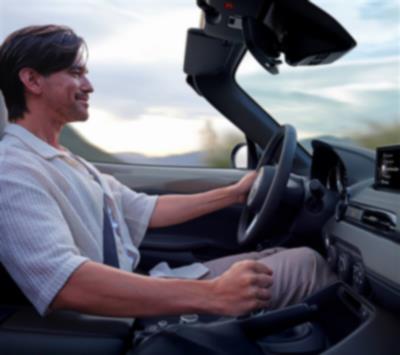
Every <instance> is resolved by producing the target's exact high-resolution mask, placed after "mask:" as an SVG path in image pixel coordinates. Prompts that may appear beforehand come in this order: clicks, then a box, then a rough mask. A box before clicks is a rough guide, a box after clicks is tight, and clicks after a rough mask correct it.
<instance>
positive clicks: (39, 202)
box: [0, 124, 157, 315]
mask: <svg viewBox="0 0 400 355" xmlns="http://www.w3.org/2000/svg"><path fill="white" fill-rule="evenodd" d="M93 175H94V176H95V178H94V177H93ZM96 180H97V181H96ZM100 185H101V186H100ZM104 197H105V198H104ZM105 199H106V200H107V204H108V207H109V208H110V209H111V211H112V214H113V219H114V222H115V225H116V226H117V228H116V229H115V230H116V231H117V232H118V233H117V235H116V236H115V241H116V248H117V254H118V259H119V264H120V268H121V269H124V270H128V271H132V270H133V269H134V268H135V267H136V266H137V264H138V262H139V251H138V249H137V248H138V246H139V244H140V243H141V241H142V239H143V237H144V235H145V232H146V230H147V227H148V224H149V221H150V217H151V215H152V213H153V210H154V207H155V204H156V200H157V196H148V195H146V194H143V193H136V192H134V191H132V190H130V189H129V188H127V187H126V186H124V185H122V184H121V183H119V182H118V181H117V180H116V179H114V178H113V177H112V176H109V175H105V174H101V173H100V172H99V171H98V170H97V169H96V168H95V167H94V166H93V165H91V164H90V163H88V162H86V161H84V160H83V159H82V158H76V157H74V156H73V155H72V154H71V153H68V152H67V151H65V152H64V151H61V150H58V149H55V148H54V147H52V146H50V145H49V144H47V143H46V142H45V141H43V140H41V139H39V138H38V137H36V136H35V135H33V134H32V133H30V132H29V131H28V130H26V129H24V128H23V127H22V126H20V125H17V124H8V125H7V126H6V128H5V130H4V136H3V139H2V141H1V142H0V262H1V263H3V265H4V266H5V268H6V269H7V271H8V272H9V273H10V275H11V276H12V277H13V279H14V280H15V282H16V283H17V284H18V286H19V287H20V289H21V290H22V291H23V293H24V294H25V295H26V297H27V298H28V299H29V300H30V301H31V302H32V304H33V305H34V306H35V307H36V309H37V310H38V312H39V313H40V314H42V315H43V314H45V313H46V312H47V311H48V307H49V305H50V304H51V302H52V300H53V299H54V297H55V296H56V295H57V293H58V292H59V290H60V289H61V288H62V287H63V286H64V284H65V283H66V281H67V280H68V278H69V277H70V276H71V274H72V273H73V272H74V271H75V270H76V268H77V267H78V266H80V265H81V264H82V263H84V262H85V261H87V260H93V261H96V262H100V263H102V262H103V208H104V206H103V204H104V200H105Z"/></svg>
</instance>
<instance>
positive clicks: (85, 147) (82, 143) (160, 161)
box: [60, 126, 206, 166]
mask: <svg viewBox="0 0 400 355" xmlns="http://www.w3.org/2000/svg"><path fill="white" fill-rule="evenodd" d="M60 143H61V145H63V146H64V147H67V148H68V149H69V150H71V151H72V152H74V153H75V154H77V155H79V156H81V157H83V158H85V159H87V160H89V161H92V162H100V163H119V164H123V163H127V164H149V165H170V166H174V165H178V166H182V165H184V166H206V164H205V163H204V153H203V152H192V153H187V154H176V155H169V156H166V157H156V158H155V157H148V156H145V155H143V154H137V153H116V154H110V153H107V152H105V151H104V150H102V149H100V148H98V147H96V146H95V145H93V144H91V143H89V142H88V141H87V140H86V139H85V138H84V137H83V136H81V135H80V134H79V133H78V132H77V131H76V130H75V129H74V128H72V127H71V126H65V127H64V129H63V131H62V132H61V137H60Z"/></svg>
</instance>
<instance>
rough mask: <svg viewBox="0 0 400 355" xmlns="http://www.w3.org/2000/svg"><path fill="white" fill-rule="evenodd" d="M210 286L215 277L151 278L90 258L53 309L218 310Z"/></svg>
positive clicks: (128, 313) (125, 312)
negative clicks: (186, 278) (214, 306)
mask: <svg viewBox="0 0 400 355" xmlns="http://www.w3.org/2000/svg"><path fill="white" fill-rule="evenodd" d="M211 287H212V281H192V280H172V279H169V280H168V279H158V278H150V277H146V276H141V275H138V274H134V273H129V272H125V271H121V270H118V269H114V268H111V267H108V266H105V265H102V264H98V263H95V262H91V261H89V262H86V263H84V264H83V265H81V266H80V267H79V268H78V269H77V270H76V271H75V272H74V273H73V274H72V276H71V278H70V279H69V280H68V281H67V283H66V285H65V286H64V288H63V289H62V290H61V291H60V292H59V293H58V295H57V296H56V298H55V300H54V301H53V303H52V305H51V309H71V310H75V311H80V312H84V313H89V314H97V315H103V316H120V317H138V316H155V315H160V314H164V315H174V314H182V313H206V312H207V313H218V308H217V307H216V309H215V310H214V311H213V300H212V299H211V297H210V288H211Z"/></svg>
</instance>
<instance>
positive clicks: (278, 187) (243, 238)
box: [238, 125, 297, 245]
mask: <svg viewBox="0 0 400 355" xmlns="http://www.w3.org/2000/svg"><path fill="white" fill-rule="evenodd" d="M279 147H281V150H280V155H279V158H278V162H277V165H275V166H272V165H270V164H271V161H272V158H273V157H275V155H276V153H277V151H278V148H279ZM296 147H297V139H296V130H295V128H294V127H293V126H290V125H284V126H282V127H281V128H280V129H279V130H278V132H277V133H275V135H274V136H273V137H272V138H271V140H270V141H269V143H268V144H267V146H266V147H265V149H264V151H263V153H262V155H261V158H260V161H259V163H258V166H257V171H258V176H257V178H256V180H255V181H254V184H253V186H252V187H251V189H250V192H249V195H248V198H247V201H246V204H245V206H244V208H243V211H242V214H241V217H240V221H239V228H238V243H239V245H245V244H249V243H250V242H253V241H255V240H257V238H260V236H261V232H262V231H264V230H265V228H266V227H267V226H268V225H269V224H270V223H272V220H273V218H274V212H275V210H276V208H277V207H278V205H279V203H280V201H281V198H282V195H283V193H284V191H285V189H286V185H287V182H288V180H289V176H290V172H291V170H292V166H293V161H294V157H295V153H296Z"/></svg>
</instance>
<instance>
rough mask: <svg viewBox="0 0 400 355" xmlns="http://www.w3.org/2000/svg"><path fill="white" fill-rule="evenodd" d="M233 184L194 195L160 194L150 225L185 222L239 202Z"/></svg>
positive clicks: (157, 225)
mask: <svg viewBox="0 0 400 355" xmlns="http://www.w3.org/2000/svg"><path fill="white" fill-rule="evenodd" d="M239 197H240V196H239V194H238V193H236V191H235V189H234V188H233V187H232V186H227V187H221V188H218V189H214V190H211V191H207V192H202V193H198V194H192V195H165V196H160V197H159V199H158V201H157V205H156V207H155V209H154V212H153V215H152V217H151V220H150V227H151V228H154V227H165V226H170V225H174V224H179V223H183V222H186V221H189V220H191V219H193V218H197V217H200V216H202V215H205V214H207V213H211V212H214V211H217V210H219V209H221V208H224V207H227V206H230V205H232V204H234V203H237V202H239Z"/></svg>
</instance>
